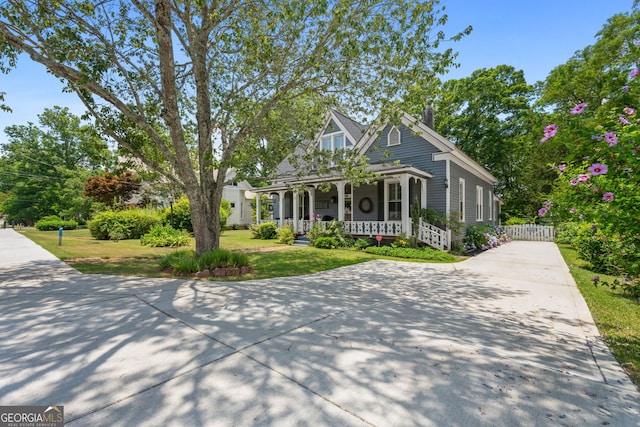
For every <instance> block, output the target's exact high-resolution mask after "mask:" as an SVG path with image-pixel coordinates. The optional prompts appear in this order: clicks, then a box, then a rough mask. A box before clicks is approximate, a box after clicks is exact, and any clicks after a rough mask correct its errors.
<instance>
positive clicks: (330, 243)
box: [313, 237, 338, 249]
mask: <svg viewBox="0 0 640 427" xmlns="http://www.w3.org/2000/svg"><path fill="white" fill-rule="evenodd" d="M313 247H315V248H320V249H335V248H337V247H338V241H337V240H336V239H335V238H333V237H318V238H316V239H315V240H314V241H313Z"/></svg>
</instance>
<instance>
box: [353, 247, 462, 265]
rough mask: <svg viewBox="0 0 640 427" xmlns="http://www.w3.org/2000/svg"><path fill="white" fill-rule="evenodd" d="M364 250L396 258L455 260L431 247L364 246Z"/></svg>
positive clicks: (451, 256)
mask: <svg viewBox="0 0 640 427" xmlns="http://www.w3.org/2000/svg"><path fill="white" fill-rule="evenodd" d="M364 251H365V252H367V253H369V254H375V255H383V256H391V257H396V258H409V259H423V260H429V261H444V262H452V261H455V259H456V258H455V257H454V256H453V255H451V254H448V253H446V252H442V251H439V250H437V249H432V248H421V249H417V248H398V247H391V246H380V247H377V246H370V247H368V248H365V250H364Z"/></svg>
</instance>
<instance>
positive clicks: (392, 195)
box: [387, 182, 402, 221]
mask: <svg viewBox="0 0 640 427" xmlns="http://www.w3.org/2000/svg"><path fill="white" fill-rule="evenodd" d="M387 191H388V194H389V204H388V206H389V221H400V220H402V188H401V187H400V183H399V182H390V183H389V184H388V186H387Z"/></svg>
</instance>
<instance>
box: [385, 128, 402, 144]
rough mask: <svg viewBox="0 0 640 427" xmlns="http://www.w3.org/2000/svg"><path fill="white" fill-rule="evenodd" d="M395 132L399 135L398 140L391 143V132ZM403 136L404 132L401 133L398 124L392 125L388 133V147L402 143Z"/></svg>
mask: <svg viewBox="0 0 640 427" xmlns="http://www.w3.org/2000/svg"><path fill="white" fill-rule="evenodd" d="M392 132H393V133H395V134H397V135H398V141H397V142H395V143H393V144H392V143H391V133H392ZM401 137H402V134H401V133H400V129H398V128H397V127H396V126H391V129H389V132H388V133H387V147H393V146H396V145H400V144H401Z"/></svg>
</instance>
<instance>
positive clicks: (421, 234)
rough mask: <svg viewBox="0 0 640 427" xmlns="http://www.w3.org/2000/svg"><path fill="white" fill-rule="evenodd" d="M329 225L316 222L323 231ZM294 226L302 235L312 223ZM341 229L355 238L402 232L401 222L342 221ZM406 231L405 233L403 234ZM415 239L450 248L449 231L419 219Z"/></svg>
mask: <svg viewBox="0 0 640 427" xmlns="http://www.w3.org/2000/svg"><path fill="white" fill-rule="evenodd" d="M274 222H275V223H276V224H278V226H279V227H281V226H282V224H283V223H292V220H285V221H281V220H279V221H274ZM330 223H331V221H317V224H319V225H320V228H321V230H323V231H324V230H326V228H327V225H328V224H330ZM296 225H297V227H296V228H297V232H298V233H300V234H304V233H306V232H307V231H309V230H311V227H312V225H313V221H309V220H302V219H300V220H298V222H297V224H296ZM342 229H343V230H344V232H345V233H349V234H353V235H356V236H377V235H381V236H385V237H389V236H393V237H395V236H397V235H399V234H400V233H402V232H403V230H402V221H342ZM407 231H408V233H407V234H411V230H407ZM407 231H405V233H406V232H407ZM417 238H418V239H419V240H420V241H422V242H423V243H425V244H427V245H429V246H431V247H432V248H436V249H440V250H444V249H448V248H450V242H451V231H450V230H443V229H441V228H438V227H436V226H435V225H431V224H429V223H428V222H424V221H423V220H422V219H420V224H419V225H418V236H417Z"/></svg>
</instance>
